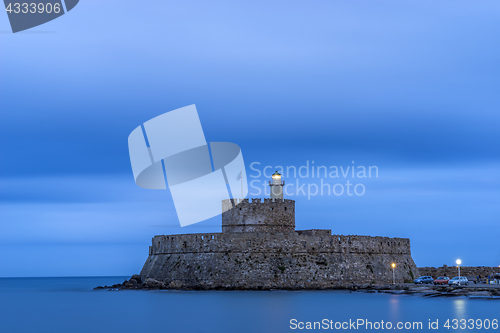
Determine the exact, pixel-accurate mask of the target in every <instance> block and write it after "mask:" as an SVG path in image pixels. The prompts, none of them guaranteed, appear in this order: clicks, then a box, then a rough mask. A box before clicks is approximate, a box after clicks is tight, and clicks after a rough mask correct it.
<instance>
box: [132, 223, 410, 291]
mask: <svg viewBox="0 0 500 333" xmlns="http://www.w3.org/2000/svg"><path fill="white" fill-rule="evenodd" d="M152 243H153V244H152V246H151V247H150V252H149V257H148V259H147V261H146V263H145V264H144V267H143V269H142V271H141V277H142V278H144V279H145V278H154V279H157V280H160V281H163V282H165V283H167V284H169V283H173V284H174V285H176V286H182V287H186V288H201V289H218V288H222V289H272V288H277V289H297V288H298V289H300V288H306V289H308V288H311V289H316V288H319V289H321V288H333V287H339V286H345V285H350V284H353V283H357V284H363V283H377V284H379V283H389V282H392V268H391V264H392V263H393V262H394V263H396V265H397V267H396V270H395V275H396V282H403V281H408V280H412V279H413V278H414V277H416V276H418V275H419V272H418V269H417V267H416V266H415V263H414V262H413V259H412V258H411V252H410V242H409V240H408V239H405V238H388V237H369V236H351V235H349V236H343V235H331V231H330V230H300V231H297V232H283V233H251V232H248V233H226V234H225V233H209V234H184V235H170V236H155V237H154V238H153V242H152Z"/></svg>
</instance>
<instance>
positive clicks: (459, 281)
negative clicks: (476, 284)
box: [448, 276, 469, 286]
mask: <svg viewBox="0 0 500 333" xmlns="http://www.w3.org/2000/svg"><path fill="white" fill-rule="evenodd" d="M468 284H469V280H468V279H467V278H466V277H465V276H460V277H458V276H455V277H454V278H453V279H451V280H450V281H448V285H450V286H452V285H457V286H460V285H462V286H463V285H465V286H467V285H468Z"/></svg>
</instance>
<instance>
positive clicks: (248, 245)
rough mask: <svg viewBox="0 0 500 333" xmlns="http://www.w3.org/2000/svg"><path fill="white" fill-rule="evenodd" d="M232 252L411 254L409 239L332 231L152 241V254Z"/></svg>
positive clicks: (164, 237) (171, 237) (157, 238)
mask: <svg viewBox="0 0 500 333" xmlns="http://www.w3.org/2000/svg"><path fill="white" fill-rule="evenodd" d="M230 252H233V253H240V252H242V253H252V252H253V253H264V252H266V253H311V252H314V253H356V254H398V255H399V254H404V255H410V254H411V250H410V240H409V239H408V238H390V237H381V236H359V235H332V234H331V230H329V229H311V230H297V231H296V232H288V233H268V232H245V233H199V234H180V235H162V236H155V237H154V238H153V239H152V246H151V247H150V251H149V254H150V255H158V254H181V253H230Z"/></svg>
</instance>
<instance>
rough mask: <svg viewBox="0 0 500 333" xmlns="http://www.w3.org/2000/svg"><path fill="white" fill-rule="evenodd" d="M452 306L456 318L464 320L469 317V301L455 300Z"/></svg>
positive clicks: (463, 299)
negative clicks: (467, 314)
mask: <svg viewBox="0 0 500 333" xmlns="http://www.w3.org/2000/svg"><path fill="white" fill-rule="evenodd" d="M452 304H453V314H454V317H455V318H457V319H462V318H466V317H467V316H466V313H467V300H466V299H465V298H455V299H453V303H452Z"/></svg>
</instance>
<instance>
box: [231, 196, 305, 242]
mask: <svg viewBox="0 0 500 333" xmlns="http://www.w3.org/2000/svg"><path fill="white" fill-rule="evenodd" d="M294 231H295V201H294V200H288V199H285V200H283V199H264V202H262V201H261V199H260V198H257V199H252V201H250V200H249V199H239V200H238V199H228V200H223V201H222V233H234V232H285V233H286V232H294Z"/></svg>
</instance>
